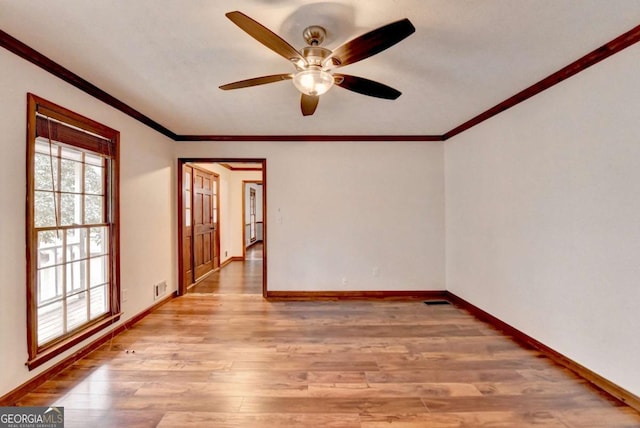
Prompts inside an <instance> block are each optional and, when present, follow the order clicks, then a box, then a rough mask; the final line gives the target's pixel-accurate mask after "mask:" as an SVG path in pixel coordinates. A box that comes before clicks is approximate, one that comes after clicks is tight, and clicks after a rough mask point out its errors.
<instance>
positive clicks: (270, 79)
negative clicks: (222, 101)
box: [220, 74, 293, 91]
mask: <svg viewBox="0 0 640 428" xmlns="http://www.w3.org/2000/svg"><path fill="white" fill-rule="evenodd" d="M291 78H293V74H272V75H270V76H262V77H254V78H253V79H246V80H239V81H237V82H233V83H227V84H226V85H222V86H220V89H223V90H225V91H228V90H229V89H240V88H248V87H250V86H258V85H264V84H267V83H274V82H280V81H281V80H289V79H291Z"/></svg>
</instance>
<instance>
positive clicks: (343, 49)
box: [324, 18, 416, 67]
mask: <svg viewBox="0 0 640 428" xmlns="http://www.w3.org/2000/svg"><path fill="white" fill-rule="evenodd" d="M415 31H416V29H415V27H414V26H413V24H412V23H411V21H409V20H408V19H406V18H405V19H401V20H400V21H396V22H392V23H391V24H387V25H385V26H383V27H380V28H378V29H375V30H373V31H370V32H368V33H366V34H363V35H362V36H360V37H356V38H355V39H353V40H351V41H349V42H347V43H345V44H343V45H341V46H339V47H337V48H336V49H335V50H334V51H333V52H332V53H331V55H329V57H327V59H325V60H324V64H325V65H328V66H331V64H333V66H334V67H342V66H344V65H347V64H353V63H354V62H357V61H360V60H363V59H365V58H368V57H370V56H372V55H375V54H377V53H379V52H382V51H383V50H385V49H387V48H390V47H391V46H393V45H395V44H396V43H398V42H400V41H401V40H403V39H405V38H406V37H408V36H410V35H411V34H413V32H415Z"/></svg>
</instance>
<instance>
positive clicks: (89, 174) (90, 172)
mask: <svg viewBox="0 0 640 428" xmlns="http://www.w3.org/2000/svg"><path fill="white" fill-rule="evenodd" d="M103 172H104V169H103V168H101V167H99V166H93V165H85V176H84V192H85V193H91V194H94V195H102V194H103V193H104V191H103V189H102V187H103V181H102V174H103Z"/></svg>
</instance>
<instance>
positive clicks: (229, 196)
mask: <svg viewBox="0 0 640 428" xmlns="http://www.w3.org/2000/svg"><path fill="white" fill-rule="evenodd" d="M252 190H253V191H252ZM266 207H267V198H266V159H238V158H232V159H229V158H180V159H178V216H177V217H178V294H179V295H184V294H186V293H193V292H195V293H214V294H216V293H218V294H238V293H240V294H256V293H258V294H260V293H261V294H262V296H263V297H266V295H267V257H266V249H267V230H266V229H267V228H266V224H267V222H266V212H267V209H266Z"/></svg>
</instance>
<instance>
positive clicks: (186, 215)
mask: <svg viewBox="0 0 640 428" xmlns="http://www.w3.org/2000/svg"><path fill="white" fill-rule="evenodd" d="M184 225H185V226H187V227H189V226H191V210H190V209H189V208H187V209H186V210H184Z"/></svg>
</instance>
